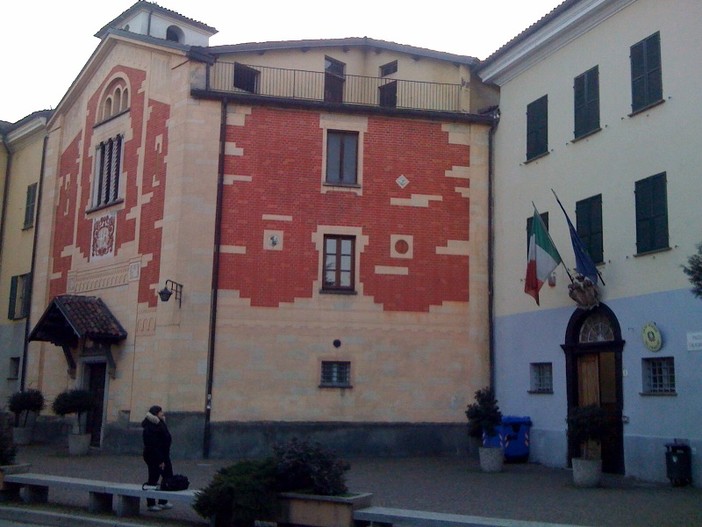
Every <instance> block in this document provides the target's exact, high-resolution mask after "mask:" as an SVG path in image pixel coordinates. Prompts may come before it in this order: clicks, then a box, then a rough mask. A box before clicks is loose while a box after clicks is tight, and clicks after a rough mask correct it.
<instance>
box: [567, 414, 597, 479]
mask: <svg viewBox="0 0 702 527" xmlns="http://www.w3.org/2000/svg"><path fill="white" fill-rule="evenodd" d="M605 431H606V421H605V413H604V410H603V409H602V408H601V407H600V406H598V405H596V404H591V405H588V406H582V407H575V408H572V409H571V411H570V413H569V415H568V436H569V437H570V439H571V440H572V442H573V443H575V444H576V445H578V446H579V448H580V457H573V459H572V464H573V483H574V484H575V485H576V486H578V487H596V486H598V485H599V484H600V480H601V479H602V459H601V457H600V453H601V442H602V438H603V437H604V435H605Z"/></svg>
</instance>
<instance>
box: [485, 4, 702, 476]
mask: <svg viewBox="0 0 702 527" xmlns="http://www.w3.org/2000/svg"><path fill="white" fill-rule="evenodd" d="M700 9H701V6H700V4H699V3H698V2H694V1H681V2H676V3H675V4H674V5H673V4H671V3H666V2H656V1H653V0H609V1H591V0H582V1H569V2H564V3H563V4H562V5H561V6H559V7H558V8H557V9H556V10H554V11H553V12H552V13H550V14H549V15H547V16H546V17H544V19H542V20H541V21H540V22H539V23H538V24H537V25H535V26H534V27H532V28H529V29H528V30H527V31H525V32H524V33H523V34H522V35H520V36H519V37H517V38H516V39H515V40H514V41H513V42H511V43H509V44H508V45H506V46H505V47H504V48H503V49H502V50H500V51H498V52H497V53H496V54H495V55H493V56H492V57H490V58H488V59H487V60H486V61H485V62H484V63H483V65H482V66H481V69H480V71H479V74H480V75H481V77H482V79H483V80H485V81H487V82H493V83H496V84H497V85H499V87H500V90H501V93H500V112H501V118H500V123H499V127H498V130H497V133H496V136H495V211H494V238H495V260H494V273H495V321H494V324H495V326H494V333H495V363H494V371H495V377H496V387H497V395H498V397H499V400H500V403H501V406H502V409H503V411H505V412H507V413H509V414H513V415H528V416H530V417H531V419H532V421H533V427H532V430H531V438H530V439H531V442H530V446H531V458H532V459H533V460H534V461H537V462H541V463H545V464H548V465H555V466H565V465H567V464H568V463H569V460H570V458H571V457H572V456H574V455H576V449H575V447H574V446H573V445H571V446H570V449H569V446H568V442H567V438H566V423H565V417H566V415H567V413H568V411H569V409H570V408H572V407H574V406H578V405H582V400H583V399H584V398H586V394H585V390H586V388H587V386H588V382H589V381H588V379H591V376H590V374H588V373H587V372H588V371H590V370H589V366H588V364H591V365H595V367H596V368H598V369H596V371H595V372H594V373H596V374H597V377H598V379H599V380H598V381H597V382H596V383H595V387H594V392H593V394H594V396H596V399H597V402H599V404H601V405H602V406H608V407H609V408H610V410H611V412H612V415H613V416H618V419H619V423H623V424H620V425H619V427H618V428H619V431H618V434H619V440H618V441H619V443H618V444H615V443H616V441H615V442H614V443H613V444H611V445H609V446H608V448H609V447H611V448H610V450H611V451H610V457H609V458H608V460H606V462H605V468H606V469H607V470H608V471H611V472H620V473H626V474H628V475H632V476H635V477H640V478H644V479H651V480H665V479H666V466H665V455H664V454H665V452H666V447H665V445H666V444H667V443H671V442H673V440H674V439H679V440H682V441H685V442H686V443H687V445H688V446H689V447H690V448H691V451H692V459H693V467H692V471H693V481H695V482H699V481H700V474H701V473H700V470H701V465H700V464H699V462H698V460H697V459H696V457H695V454H696V453H697V452H698V449H699V447H700V445H701V443H700V441H702V437H701V436H700V428H699V426H698V425H697V423H698V420H699V408H700V395H699V393H700V392H699V389H698V386H697V384H698V383H697V374H696V372H697V371H698V370H699V368H700V361H701V360H702V355H700V353H699V349H698V347H696V346H695V344H694V337H695V335H698V334H699V333H700V331H701V330H702V327H701V326H700V320H702V319H701V318H700V315H701V314H702V303H700V301H699V300H698V299H695V298H694V297H693V295H692V294H691V293H690V283H689V282H688V281H687V277H686V276H685V275H684V274H683V272H682V269H681V266H682V265H684V264H686V262H687V258H688V257H689V256H690V255H692V254H694V253H695V252H696V244H698V243H699V242H700V231H699V228H698V226H699V225H700V223H701V222H702V216H701V215H700V207H699V205H698V204H697V202H696V201H697V196H699V194H700V192H701V191H702V187H701V186H700V179H699V177H698V176H697V168H696V167H697V166H699V165H700V162H702V158H701V153H700V149H699V148H698V147H697V141H696V139H695V138H696V137H697V136H698V135H699V133H700V129H699V128H700V123H702V119H700V108H701V105H700V97H699V94H698V90H697V89H696V86H697V85H698V84H699V81H700V80H702V79H700V71H699V69H697V68H694V67H692V65H693V64H695V63H696V61H697V58H696V51H695V50H696V49H698V48H699V45H700V44H702V41H701V40H700V34H699V31H698V28H697V24H696V21H697V20H699V19H700V17H701V16H702V11H701V10H700ZM651 36H653V39H651V40H647V39H648V38H649V37H651ZM656 36H659V39H660V40H659V42H660V55H659V57H660V70H659V71H660V72H661V78H662V95H661V96H657V97H655V98H654V99H653V100H652V101H650V103H649V104H647V105H645V106H644V107H643V108H641V109H638V108H635V107H634V108H632V66H631V60H632V59H631V58H630V55H632V53H633V52H634V51H632V50H638V49H640V48H641V46H643V44H642V43H643V42H646V44H647V45H648V44H649V43H651V48H650V49H651V52H650V53H652V54H651V55H649V60H651V61H652V62H653V63H655V60H656V59H655V51H656V48H655V46H654V45H653V44H655V42H656V40H655V39H656ZM637 46H638V47H637ZM594 68H597V70H594ZM593 71H598V72H599V80H598V88H599V96H598V99H597V105H598V110H599V122H598V125H597V127H596V128H595V129H593V130H592V131H591V132H590V133H588V134H586V135H584V136H582V137H578V136H576V135H574V129H575V128H576V125H574V84H575V79H576V78H577V77H579V76H580V75H582V74H583V73H584V72H593ZM651 75H652V76H653V77H652V78H655V75H656V73H655V71H654V72H653V73H652V74H651ZM591 78H592V77H591ZM543 96H547V105H548V116H547V131H548V132H547V133H548V138H547V143H548V145H547V149H546V152H545V153H544V155H540V156H538V157H535V158H534V159H533V160H529V161H527V156H526V153H527V139H526V132H527V129H528V124H527V117H526V116H527V107H528V105H529V104H531V103H532V102H534V101H536V100H538V99H540V98H541V97H543ZM660 174H663V175H664V176H663V177H664V180H663V181H665V186H664V187H663V188H662V190H658V191H656V193H655V199H656V200H657V202H658V203H662V205H660V204H659V205H657V207H659V209H658V210H659V211H660V212H664V213H665V215H666V220H667V225H666V231H661V233H662V234H661V236H662V235H663V234H665V235H666V237H667V238H666V240H667V242H664V243H663V245H661V246H660V247H656V248H654V249H653V250H650V249H648V250H647V249H642V247H643V245H639V246H638V248H637V217H638V218H639V219H641V218H642V217H643V216H644V213H645V210H641V209H642V208H643V207H644V204H643V202H641V203H639V204H638V205H637V193H639V194H641V195H643V194H642V193H643V191H644V189H643V188H642V187H641V186H638V187H637V185H639V183H640V182H642V181H644V180H647V178H649V177H651V176H658V175H660ZM637 188H638V192H637ZM552 189H553V191H555V193H556V194H557V195H558V197H559V198H560V200H561V202H562V203H563V205H564V207H565V209H566V211H567V212H568V214H569V216H570V218H571V220H572V221H573V223H574V224H575V223H577V224H578V225H577V227H578V230H579V231H580V230H581V228H582V227H583V225H582V221H583V218H578V215H577V214H576V203H577V202H582V201H583V200H586V199H588V198H591V197H593V196H594V197H597V196H598V195H599V196H600V197H601V223H602V236H603V259H602V262H601V263H599V264H598V270H599V271H600V273H601V276H602V278H603V280H604V283H602V282H600V284H599V290H600V300H601V304H600V307H598V308H596V309H594V310H593V311H591V312H589V311H587V310H583V309H577V306H576V305H575V304H574V303H573V301H572V300H571V299H570V298H569V294H568V284H569V283H570V280H569V277H568V275H567V274H566V271H565V268H564V267H563V266H560V267H558V268H557V269H556V271H555V275H554V278H555V280H554V282H555V284H553V285H551V284H545V285H544V287H543V289H542V290H541V305H540V306H537V305H536V304H535V302H534V299H533V298H532V297H530V296H528V295H525V294H524V293H523V291H524V276H525V269H526V255H527V247H526V240H527V237H526V222H527V219H528V218H531V216H532V215H533V210H534V209H533V207H532V202H533V204H534V205H535V206H536V208H537V209H538V211H539V212H540V213H542V214H543V213H548V229H549V233H550V235H551V237H552V238H553V242H554V243H555V245H556V247H557V248H558V250H559V252H560V254H561V256H562V258H563V260H564V264H565V266H566V267H568V268H569V269H571V273H573V271H572V269H574V267H575V261H574V256H573V251H572V249H571V240H570V236H569V231H568V225H567V223H566V220H565V217H564V215H563V213H562V212H561V210H560V208H559V206H558V203H557V201H556V199H555V197H554V194H553V193H552V191H551V190H552ZM639 198H641V196H639ZM637 209H639V210H638V211H637ZM637 213H638V216H637ZM638 229H639V230H642V229H643V227H642V225H641V224H639V226H638ZM642 234H643V233H642V232H639V237H640V238H641V235H642ZM639 243H642V241H641V239H640V240H639ZM596 317H599V318H598V319H597V321H598V322H597V324H595V322H596ZM651 323H652V324H653V325H654V326H655V327H656V328H658V331H660V333H661V334H662V347H660V348H659V349H653V347H651V346H650V345H649V343H647V340H646V339H647V338H648V334H649V333H648V332H647V331H645V330H644V329H645V328H650V327H651V326H650V324H651ZM596 326H597V327H598V328H599V333H598V334H597V335H594V334H590V333H588V332H587V330H588V329H593V328H595V327H596ZM593 335H594V336H593ZM647 346H649V347H647ZM564 350H565V352H564ZM587 361H590V362H589V363H588V362H587ZM545 370H547V371H548V372H551V373H552V379H551V382H550V384H549V385H548V386H546V387H543V386H541V385H539V379H541V380H542V381H543V380H544V378H543V377H540V375H542V374H543V373H544V371H545ZM591 373H592V372H591ZM535 383H536V384H535ZM615 421H616V417H615Z"/></svg>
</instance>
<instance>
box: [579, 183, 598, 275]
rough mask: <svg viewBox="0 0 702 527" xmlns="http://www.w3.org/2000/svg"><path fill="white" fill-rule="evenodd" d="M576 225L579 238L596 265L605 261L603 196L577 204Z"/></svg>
mask: <svg viewBox="0 0 702 527" xmlns="http://www.w3.org/2000/svg"><path fill="white" fill-rule="evenodd" d="M575 223H576V224H577V226H576V230H577V231H578V236H579V237H580V239H581V240H582V242H583V244H584V245H585V249H587V252H588V254H589V255H590V258H592V261H593V262H595V263H602V262H603V261H604V254H603V252H604V250H603V234H602V230H603V229H602V194H598V195H597V196H592V197H591V198H587V199H583V200H580V201H578V202H577V203H576V204H575Z"/></svg>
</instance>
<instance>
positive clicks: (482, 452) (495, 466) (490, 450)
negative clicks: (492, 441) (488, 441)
mask: <svg viewBox="0 0 702 527" xmlns="http://www.w3.org/2000/svg"><path fill="white" fill-rule="evenodd" d="M478 456H479V458H480V470H482V471H483V472H502V467H503V466H504V463H505V453H504V451H503V450H502V448H500V447H483V446H481V447H480V448H479V449H478Z"/></svg>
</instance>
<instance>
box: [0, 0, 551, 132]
mask: <svg viewBox="0 0 702 527" xmlns="http://www.w3.org/2000/svg"><path fill="white" fill-rule="evenodd" d="M135 1H136V0H111V1H110V2H105V1H100V0H19V1H14V2H7V3H6V4H5V5H4V7H3V10H2V11H3V16H2V17H1V18H0V57H2V58H1V59H0V63H1V64H2V71H3V79H2V82H0V120H1V121H9V122H11V123H12V122H16V121H19V120H20V119H22V118H23V117H25V116H27V115H29V114H30V113H32V112H34V111H37V110H47V109H53V108H55V107H56V106H57V105H58V103H59V102H60V101H61V98H62V97H63V95H64V94H65V93H66V91H67V90H68V88H69V87H70V85H71V83H72V82H73V81H74V80H75V78H76V77H77V76H78V74H79V73H80V70H81V68H82V67H83V66H84V65H85V63H86V62H87V61H88V59H89V58H90V56H91V54H92V53H93V51H94V50H95V48H96V47H97V46H98V44H99V40H98V39H97V38H96V37H95V36H94V35H95V33H96V32H97V31H98V30H99V29H101V28H102V27H103V26H104V25H105V24H107V23H108V22H110V21H111V20H112V19H114V18H116V17H117V16H119V15H120V14H121V13H122V12H124V11H125V10H127V9H128V8H129V7H131V6H132V5H133V4H134V3H135ZM561 1H562V0H429V1H427V2H426V3H425V2H416V3H415V2H408V1H407V0H403V1H397V0H354V1H352V2H349V3H347V4H343V3H341V4H340V3H338V2H337V3H329V2H328V1H326V2H322V1H321V0H298V1H297V2H292V1H290V0H284V1H283V0H256V1H253V2H251V1H248V2H238V1H228V2H226V1H222V0H197V1H192V0H158V1H156V2H155V3H158V4H159V5H160V6H162V7H165V8H168V9H171V10H173V11H176V12H178V13H180V14H182V15H184V16H186V17H189V18H192V19H195V20H197V21H199V22H203V23H205V24H207V25H209V26H212V27H214V28H216V29H217V30H218V31H219V32H218V33H217V34H216V35H215V36H214V37H212V38H211V39H210V45H212V46H221V45H226V44H239V43H243V42H264V41H271V40H299V39H323V38H346V37H369V38H373V39H377V40H386V41H390V42H396V43H399V44H407V45H411V46H417V47H422V48H428V49H432V50H436V51H445V52H449V53H455V54H458V55H470V56H472V57H477V58H479V59H485V58H487V57H488V56H489V55H490V54H491V53H492V52H494V51H496V50H497V49H498V48H500V47H501V46H502V45H503V44H505V43H507V42H508V41H509V40H511V39H512V38H513V37H515V36H516V35H518V34H519V33H521V32H522V31H523V30H524V29H526V28H527V27H529V26H530V25H531V24H533V23H534V22H536V21H537V20H539V19H540V18H541V17H542V16H544V15H546V14H547V13H549V12H550V11H551V10H552V9H553V8H554V7H556V6H557V5H558V4H560V3H561ZM412 4H413V6H412V7H410V5H412ZM344 5H346V6H348V7H349V8H352V9H348V10H347V11H346V12H345V11H344V10H343V8H342V7H331V6H344Z"/></svg>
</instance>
